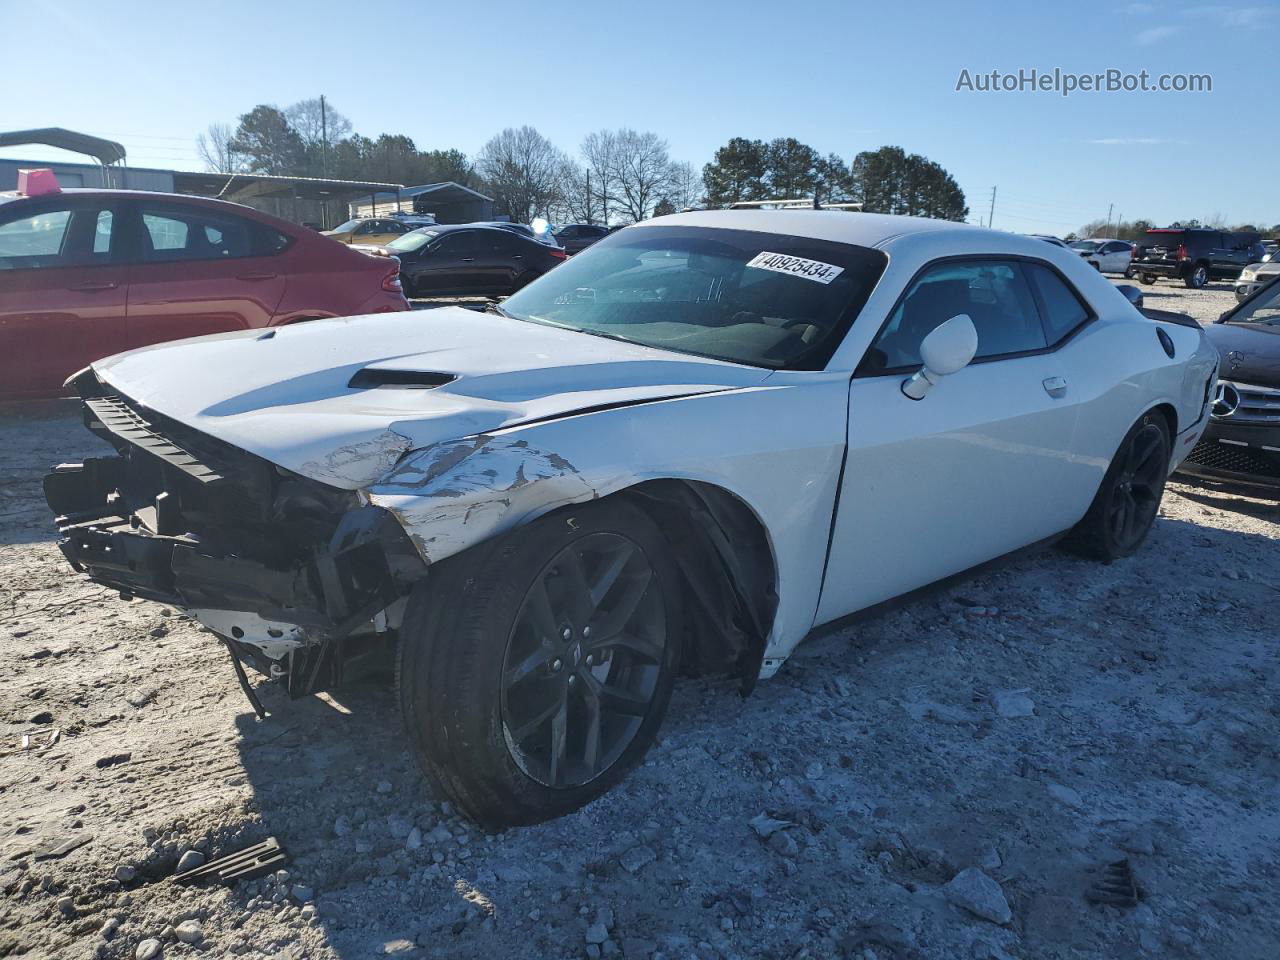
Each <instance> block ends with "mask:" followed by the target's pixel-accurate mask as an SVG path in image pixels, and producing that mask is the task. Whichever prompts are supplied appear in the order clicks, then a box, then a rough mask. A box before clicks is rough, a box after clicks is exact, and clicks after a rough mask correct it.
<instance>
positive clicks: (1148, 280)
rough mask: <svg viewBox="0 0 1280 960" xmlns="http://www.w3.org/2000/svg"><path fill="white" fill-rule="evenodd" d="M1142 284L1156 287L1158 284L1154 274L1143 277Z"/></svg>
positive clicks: (1145, 274) (1146, 274)
mask: <svg viewBox="0 0 1280 960" xmlns="http://www.w3.org/2000/svg"><path fill="white" fill-rule="evenodd" d="M1142 282H1143V283H1149V284H1153V285H1154V284H1155V282H1156V275H1155V274H1154V273H1144V274H1143V275H1142Z"/></svg>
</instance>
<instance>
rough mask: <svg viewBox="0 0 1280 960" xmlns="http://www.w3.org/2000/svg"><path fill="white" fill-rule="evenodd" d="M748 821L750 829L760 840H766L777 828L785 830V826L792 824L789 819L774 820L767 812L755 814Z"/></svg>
mask: <svg viewBox="0 0 1280 960" xmlns="http://www.w3.org/2000/svg"><path fill="white" fill-rule="evenodd" d="M749 822H750V824H751V829H752V830H754V831H755V832H756V836H757V837H759V838H760V839H761V840H768V839H769V838H770V837H771V836H773V835H774V834H775V833H777V832H778V831H779V830H785V829H786V828H787V827H790V826H793V824H792V823H790V822H789V821H787V820H775V819H774V818H773V817H771V816H769V815H768V814H767V813H761V814H758V815H757V816H754V817H752V818H751V820H750V821H749Z"/></svg>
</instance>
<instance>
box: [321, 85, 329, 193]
mask: <svg viewBox="0 0 1280 960" xmlns="http://www.w3.org/2000/svg"><path fill="white" fill-rule="evenodd" d="M320 175H321V176H322V177H327V176H328V175H329V110H328V107H327V106H326V105H325V102H324V94H323V93H322V94H320Z"/></svg>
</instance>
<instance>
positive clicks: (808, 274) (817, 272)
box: [747, 250, 844, 283]
mask: <svg viewBox="0 0 1280 960" xmlns="http://www.w3.org/2000/svg"><path fill="white" fill-rule="evenodd" d="M747 266H748V267H755V268H756V269H757V270H772V271H773V272H774V273H789V274H790V275H791V276H793V277H804V279H806V280H813V281H815V282H816V283H830V282H831V281H832V280H834V279H835V278H836V277H838V276H840V274H842V273H844V267H837V266H836V265H835V264H833V263H823V262H822V261H821V260H806V259H805V258H804V257H789V256H787V255H786V254H785V253H770V252H769V251H768V250H762V251H760V253H758V254H756V255H755V257H754V258H753V259H752V260H751V261H750V262H749V263H748V264H747Z"/></svg>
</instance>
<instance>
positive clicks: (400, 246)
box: [387, 227, 440, 253]
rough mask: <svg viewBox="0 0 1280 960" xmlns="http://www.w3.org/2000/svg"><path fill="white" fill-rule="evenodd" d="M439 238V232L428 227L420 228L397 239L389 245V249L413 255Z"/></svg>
mask: <svg viewBox="0 0 1280 960" xmlns="http://www.w3.org/2000/svg"><path fill="white" fill-rule="evenodd" d="M438 236H440V231H439V230H428V229H427V228H426V227H419V228H418V229H417V230H410V231H409V232H408V233H406V234H404V235H403V236H399V237H396V238H395V239H394V240H392V241H391V242H390V243H388V244H387V249H388V250H395V251H396V252H398V253H413V251H415V250H420V249H421V248H423V247H425V246H426V245H427V244H428V243H430V242H431V241H432V240H434V239H435V238H436V237H438Z"/></svg>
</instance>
